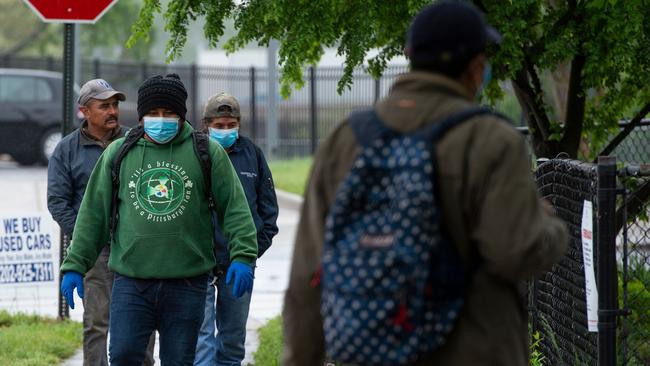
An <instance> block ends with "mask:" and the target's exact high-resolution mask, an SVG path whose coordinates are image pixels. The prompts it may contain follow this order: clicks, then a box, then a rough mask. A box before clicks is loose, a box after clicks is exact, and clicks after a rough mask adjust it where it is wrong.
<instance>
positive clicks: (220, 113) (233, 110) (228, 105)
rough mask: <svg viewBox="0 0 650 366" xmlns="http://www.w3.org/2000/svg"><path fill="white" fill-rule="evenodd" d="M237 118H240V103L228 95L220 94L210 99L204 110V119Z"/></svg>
mask: <svg viewBox="0 0 650 366" xmlns="http://www.w3.org/2000/svg"><path fill="white" fill-rule="evenodd" d="M214 117H235V118H240V117H241V113H240V111H239V102H238V101H237V99H235V97H233V96H232V95H230V94H228V93H219V94H217V95H214V96H212V97H211V98H210V99H208V102H207V103H206V104H205V108H204V109H203V118H214Z"/></svg>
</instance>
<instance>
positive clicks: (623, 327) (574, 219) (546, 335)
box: [529, 157, 650, 366]
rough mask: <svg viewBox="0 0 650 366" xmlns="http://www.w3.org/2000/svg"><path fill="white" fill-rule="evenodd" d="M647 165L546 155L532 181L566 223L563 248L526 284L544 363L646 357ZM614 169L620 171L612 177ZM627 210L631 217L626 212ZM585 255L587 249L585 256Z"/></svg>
mask: <svg viewBox="0 0 650 366" xmlns="http://www.w3.org/2000/svg"><path fill="white" fill-rule="evenodd" d="M649 174H650V166H641V167H639V166H636V165H629V164H628V165H625V164H620V165H618V166H617V165H616V159H615V158H610V157H606V158H600V160H599V164H597V165H596V164H590V163H585V162H578V161H571V160H559V159H556V160H550V161H548V162H545V163H543V164H540V165H539V167H538V169H537V171H536V176H537V182H538V184H539V187H540V192H541V194H542V196H544V197H545V198H547V199H548V200H550V201H551V202H552V203H553V205H554V206H555V208H556V210H557V213H558V215H559V216H560V217H561V218H562V219H563V220H564V221H565V222H566V223H567V225H568V227H569V231H570V237H571V239H570V244H569V249H568V252H567V255H566V256H565V257H564V258H563V259H562V260H561V261H560V262H559V263H558V264H556V265H555V266H554V267H553V268H552V270H551V271H549V272H548V273H546V274H544V275H542V276H540V277H539V278H536V279H535V280H534V281H533V282H532V283H531V286H530V293H529V305H530V312H531V318H532V327H531V328H532V330H533V332H539V333H540V335H541V342H540V345H539V347H540V351H541V353H542V354H543V356H544V358H545V363H544V364H547V365H596V364H597V365H629V366H641V365H643V366H647V365H650V222H648V221H649V220H648V216H649V214H650V203H648V199H647V197H645V196H646V195H647V193H648V192H650V180H649V179H648V178H647V176H648V175H649ZM617 176H618V179H617ZM585 200H586V201H590V202H592V204H593V215H592V217H591V220H592V221H593V245H594V247H593V248H594V251H593V265H594V271H595V279H596V285H597V292H598V320H597V330H598V332H597V333H596V332H589V329H588V319H587V301H586V298H587V294H586V280H585V261H584V260H583V258H584V257H583V243H582V241H583V235H584V234H585V233H583V232H582V220H583V203H584V201H585ZM628 218H629V219H628ZM587 257H588V258H589V256H587Z"/></svg>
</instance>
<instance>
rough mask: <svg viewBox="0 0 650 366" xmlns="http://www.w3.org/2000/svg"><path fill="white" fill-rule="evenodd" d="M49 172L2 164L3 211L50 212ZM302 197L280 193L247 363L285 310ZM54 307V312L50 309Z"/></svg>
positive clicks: (77, 359) (256, 295) (71, 365)
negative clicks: (269, 323) (262, 335)
mask: <svg viewBox="0 0 650 366" xmlns="http://www.w3.org/2000/svg"><path fill="white" fill-rule="evenodd" d="M46 179H47V171H46V169H45V168H42V167H41V168H20V167H17V166H15V165H14V164H12V163H5V162H0V202H2V207H0V211H10V210H14V209H18V210H23V211H25V210H26V211H43V212H47V202H46V189H47V183H46ZM300 201H301V199H300V197H298V196H296V195H292V194H287V193H286V192H278V202H279V204H280V215H279V217H278V227H279V229H280V232H279V233H278V235H277V236H276V237H275V238H274V240H273V245H272V246H271V248H270V249H269V250H268V251H266V253H265V254H264V256H263V257H262V258H261V259H260V260H258V261H257V266H258V267H257V269H256V271H255V284H254V289H253V296H252V299H251V309H250V315H249V318H248V323H247V327H246V328H247V335H246V358H245V359H244V362H243V364H244V365H248V364H253V353H254V352H255V350H256V349H257V347H258V345H259V340H258V337H257V330H258V329H259V328H260V327H261V326H263V325H264V324H265V323H266V322H267V321H268V320H269V319H271V318H273V317H275V316H277V315H279V314H280V312H281V311H282V302H283V298H284V291H285V289H286V288H287V285H288V278H289V269H290V264H291V255H292V253H293V240H294V236H295V231H296V226H297V223H298V217H299V207H300ZM75 303H76V304H78V306H77V307H76V309H71V310H70V318H71V319H72V320H75V321H79V322H81V321H82V315H83V306H81V300H80V299H78V298H77V300H76V301H75ZM52 304H53V305H52V306H48V307H47V308H45V307H41V308H42V309H45V310H43V311H45V313H46V314H50V313H54V314H56V306H55V304H56V302H52ZM50 307H52V309H50ZM154 356H155V358H156V363H157V364H160V361H159V358H158V342H156V348H155V352H154ZM82 364H83V354H82V352H81V350H79V351H78V352H77V353H76V354H75V355H74V356H73V357H71V358H70V359H68V360H66V361H64V362H63V364H62V365H64V366H81V365H82Z"/></svg>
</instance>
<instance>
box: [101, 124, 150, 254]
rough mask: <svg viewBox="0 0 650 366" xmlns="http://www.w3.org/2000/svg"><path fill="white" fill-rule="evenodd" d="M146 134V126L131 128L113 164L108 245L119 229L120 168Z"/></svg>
mask: <svg viewBox="0 0 650 366" xmlns="http://www.w3.org/2000/svg"><path fill="white" fill-rule="evenodd" d="M143 136H144V127H142V126H141V125H140V126H137V127H134V128H132V129H131V130H129V131H128V132H127V134H126V136H125V137H124V142H123V143H122V146H120V149H119V150H118V151H117V154H116V155H115V158H113V162H112V164H111V185H112V188H113V191H112V194H111V217H110V221H109V240H108V245H111V243H113V239H114V237H115V230H116V229H117V221H118V219H119V217H118V214H117V213H118V211H119V210H118V208H119V200H120V199H119V190H120V169H121V168H122V160H124V157H125V156H126V154H127V153H128V152H129V150H131V148H132V147H133V146H134V145H135V144H136V143H137V142H138V140H140V139H141V138H142V137H143Z"/></svg>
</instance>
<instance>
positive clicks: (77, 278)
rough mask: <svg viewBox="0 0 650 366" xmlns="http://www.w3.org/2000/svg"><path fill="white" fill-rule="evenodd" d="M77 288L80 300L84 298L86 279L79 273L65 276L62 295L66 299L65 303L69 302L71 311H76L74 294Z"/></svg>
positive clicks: (72, 272)
mask: <svg viewBox="0 0 650 366" xmlns="http://www.w3.org/2000/svg"><path fill="white" fill-rule="evenodd" d="M75 287H76V288H77V294H78V295H79V297H80V298H82V299H83V298H84V278H83V276H82V275H81V273H79V272H74V271H70V272H66V273H64V274H63V281H61V293H62V294H63V296H64V297H65V301H67V302H68V305H69V306H70V308H71V309H74V296H72V294H73V293H74V289H75Z"/></svg>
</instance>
